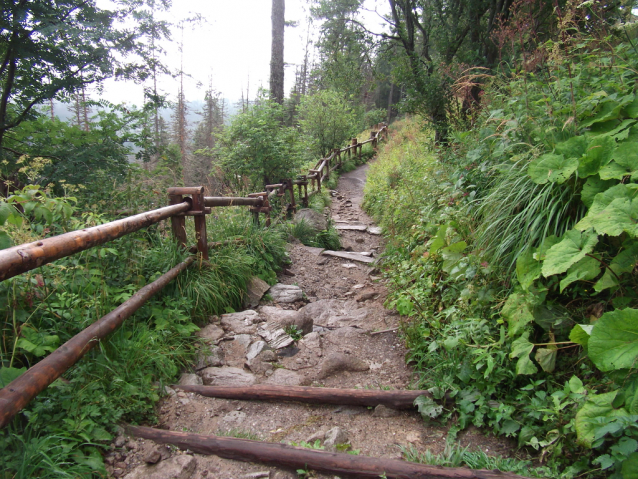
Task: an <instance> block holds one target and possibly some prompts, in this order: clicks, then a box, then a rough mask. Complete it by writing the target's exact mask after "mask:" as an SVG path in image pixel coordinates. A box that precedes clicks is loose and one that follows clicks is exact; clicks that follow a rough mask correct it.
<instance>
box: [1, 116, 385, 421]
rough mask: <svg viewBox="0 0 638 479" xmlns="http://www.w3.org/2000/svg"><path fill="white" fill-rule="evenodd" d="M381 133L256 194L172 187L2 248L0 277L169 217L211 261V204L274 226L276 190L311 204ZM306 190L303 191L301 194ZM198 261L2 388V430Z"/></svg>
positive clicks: (381, 129)
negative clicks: (148, 202)
mask: <svg viewBox="0 0 638 479" xmlns="http://www.w3.org/2000/svg"><path fill="white" fill-rule="evenodd" d="M381 135H383V136H385V137H387V127H386V126H385V125H378V127H377V129H376V131H375V130H373V131H372V132H371V134H370V139H369V140H366V141H364V142H362V143H358V141H357V139H356V138H353V139H352V143H351V144H350V145H348V146H347V147H346V148H343V149H335V150H333V153H332V154H331V155H330V156H329V157H328V158H322V159H321V160H320V161H319V163H318V164H317V166H316V167H315V169H311V170H310V174H309V175H307V176H301V177H299V178H298V179H297V180H291V179H286V180H282V181H281V182H280V183H279V184H276V185H268V186H267V187H266V191H265V192H260V193H252V194H250V195H248V197H245V198H237V197H206V196H204V188H203V187H202V186H191V187H173V188H169V189H168V197H169V203H170V205H169V206H166V207H164V208H159V209H156V210H152V211H147V212H144V213H141V214H138V215H135V216H130V217H127V218H122V219H119V220H116V221H112V222H110V223H105V224H102V225H98V226H93V227H91V228H85V229H81V230H77V231H71V232H69V233H65V234H62V235H58V236H53V237H51V238H45V239H42V240H40V241H34V242H33V243H27V244H22V245H18V246H14V247H11V248H7V249H4V250H0V281H3V280H5V279H9V278H12V277H14V276H16V275H18V274H21V273H24V272H27V271H30V270H33V269H35V268H38V267H40V266H42V265H45V264H47V263H50V262H52V261H55V260H57V259H60V258H64V257H67V256H70V255H73V254H75V253H79V252H81V251H84V250H87V249H89V248H93V247H94V246H98V245H101V244H104V243H106V242H108V241H112V240H115V239H117V238H121V237H122V236H124V235H127V234H129V233H133V232H135V231H138V230H140V229H142V228H145V227H148V226H150V225H153V224H156V223H159V222H160V221H162V220H165V219H168V218H170V220H171V225H172V229H173V235H174V236H175V238H176V239H177V241H178V243H180V244H181V245H182V246H183V247H184V248H185V249H186V250H187V251H189V252H192V253H194V252H198V253H199V254H200V255H201V256H202V257H203V259H208V250H209V248H211V247H215V246H220V245H222V244H225V243H223V242H221V243H220V242H218V243H208V242H207V239H206V215H207V214H210V213H211V207H220V206H250V211H251V212H252V213H253V215H254V216H255V220H256V222H257V223H259V214H260V213H265V214H266V225H267V226H270V211H271V210H272V208H271V206H270V203H269V197H271V196H272V195H275V194H276V195H278V196H284V195H285V194H286V192H289V193H290V200H291V203H290V204H289V205H288V206H287V207H286V209H287V210H288V209H292V211H295V210H296V204H295V195H294V187H295V186H297V187H298V190H299V196H300V199H301V200H302V202H303V203H304V205H305V206H307V205H308V180H312V182H313V185H314V184H315V182H316V185H317V190H316V191H321V182H322V181H323V180H324V179H328V178H329V175H330V171H331V170H334V169H335V168H338V167H340V166H341V154H342V153H344V154H347V155H349V157H350V156H351V155H352V152H353V151H354V152H355V154H356V152H357V149H358V152H359V157H360V156H361V148H362V146H363V145H364V144H366V143H370V142H372V143H373V146H375V147H376V144H377V141H378V139H379V138H380V136H381ZM331 162H332V163H331ZM324 171H325V172H324ZM302 192H303V193H304V196H303V197H302ZM186 216H193V217H194V221H195V237H196V240H197V244H196V246H193V247H190V248H188V247H187V246H186V241H187V236H186ZM194 260H195V257H194V256H191V257H189V258H187V259H186V260H185V261H183V262H182V263H180V264H178V265H177V266H175V267H174V268H173V269H171V270H170V271H168V272H167V273H165V274H163V275H162V276H160V277H159V278H158V279H157V280H155V281H153V282H152V283H150V284H148V285H146V286H144V287H143V288H142V289H140V290H139V291H138V292H137V293H135V294H134V295H133V296H132V297H131V298H130V299H129V300H127V301H125V302H124V303H122V304H121V305H120V306H118V307H117V308H116V309H114V310H113V311H111V312H110V313H108V314H107V315H105V316H103V317H102V318H100V319H99V320H97V321H96V322H95V323H93V324H92V325H91V326H89V327H88V328H86V329H84V330H83V331H82V332H80V333H78V334H77V335H75V336H74V337H73V338H71V339H70V340H69V341H67V342H66V343H65V344H63V345H62V346H60V347H59V348H58V349H56V350H55V351H54V352H52V353H51V354H49V355H48V356H47V357H45V358H44V359H42V360H41V361H39V362H38V363H36V364H35V365H34V366H32V367H31V368H29V369H28V370H27V371H26V372H25V373H24V374H22V375H21V376H20V377H18V378H16V379H15V380H14V381H12V382H11V383H9V384H8V385H7V386H5V387H4V388H2V389H0V429H2V428H4V427H5V426H6V425H7V424H8V423H9V422H10V421H11V419H12V418H13V417H14V416H15V415H16V414H17V413H18V412H19V411H20V410H22V409H23V408H24V407H25V406H26V405H27V404H28V403H29V402H30V401H31V400H32V399H33V398H34V397H35V396H37V395H38V394H39V393H40V392H42V391H43V390H44V389H46V388H47V387H48V386H49V385H50V384H51V383H52V382H53V381H55V380H56V379H57V378H59V377H60V376H61V375H62V374H64V373H65V372H66V371H67V370H68V368H70V367H71V366H72V365H73V364H75V363H76V362H77V361H78V360H79V359H80V358H81V357H82V356H84V355H85V354H86V353H87V352H88V351H89V350H90V349H91V348H92V347H94V346H95V345H96V344H97V342H98V341H99V340H100V339H103V338H104V337H106V336H107V335H108V334H109V333H111V332H113V331H114V330H115V329H117V328H118V327H119V326H120V325H121V324H122V323H123V322H124V320H126V319H127V318H129V317H130V316H131V315H132V314H133V313H134V312H135V311H137V310H138V309H139V308H140V307H141V306H142V305H143V304H144V303H145V302H146V301H148V299H150V298H151V297H152V296H153V295H154V294H156V293H157V292H158V291H160V290H161V289H162V288H164V286H166V285H167V284H168V283H169V282H170V281H172V280H173V279H174V278H175V277H177V275H178V274H179V273H181V272H182V271H184V270H185V269H186V268H187V267H188V266H189V265H190V264H192V263H193V262H194Z"/></svg>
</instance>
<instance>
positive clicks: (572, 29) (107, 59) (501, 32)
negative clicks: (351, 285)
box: [0, 0, 638, 479]
mask: <svg viewBox="0 0 638 479" xmlns="http://www.w3.org/2000/svg"><path fill="white" fill-rule="evenodd" d="M363 3H364V2H363V1H361V0H333V1H328V0H312V1H310V2H309V5H310V7H311V15H312V17H313V20H314V21H315V22H318V23H319V25H320V32H321V34H320V36H319V38H318V40H317V41H316V42H315V44H310V43H308V45H307V52H308V54H307V55H306V61H305V62H304V63H303V65H299V66H298V67H297V69H296V72H295V85H294V87H293V89H292V91H290V92H288V95H287V96H286V95H285V94H284V92H283V67H284V65H283V54H280V53H279V50H278V49H279V48H280V47H281V48H282V49H283V44H281V45H279V43H282V42H283V34H282V32H283V29H285V28H289V27H288V26H286V22H285V14H284V1H283V0H273V18H272V28H273V55H272V59H271V88H270V91H266V90H261V91H259V92H258V93H257V95H256V96H255V97H254V98H251V99H249V98H248V95H247V97H246V98H244V99H242V101H241V102H240V104H239V105H237V110H238V111H237V113H236V114H235V115H233V116H232V117H230V118H229V117H228V111H227V110H226V108H227V105H226V104H225V103H224V102H223V101H222V100H221V94H220V93H219V92H216V91H215V90H214V88H213V87H212V85H211V86H209V87H208V88H207V89H206V91H205V93H204V98H203V106H202V108H201V111H199V112H197V113H198V115H199V116H200V117H201V121H199V122H197V123H196V124H190V123H189V122H188V121H187V119H188V118H189V117H188V111H187V110H188V101H189V100H191V101H192V100H193V99H186V98H185V95H184V91H183V78H184V75H185V74H187V72H183V71H180V70H177V71H176V72H175V71H173V68H172V67H171V66H167V65H163V64H162V63H161V61H160V58H161V49H160V46H159V45H160V43H159V42H160V40H161V39H166V38H169V37H170V36H171V31H172V29H175V28H178V29H179V28H184V25H183V24H182V25H171V24H169V23H167V22H164V21H159V20H158V19H157V18H158V16H157V13H158V12H159V11H161V10H163V9H167V8H168V7H169V6H170V2H169V1H168V0H161V1H159V0H158V1H155V0H145V1H143V0H118V1H117V2H115V5H116V7H117V8H114V9H113V10H103V9H100V8H98V7H97V6H96V5H95V4H94V2H92V1H89V2H80V1H78V0H65V1H60V2H53V3H41V2H8V3H7V4H5V5H3V11H2V18H1V22H0V36H1V37H2V39H3V42H2V43H1V44H0V57H1V58H2V64H0V81H1V90H0V177H1V180H2V181H1V182H0V194H1V195H2V198H1V199H0V248H6V247H9V246H11V245H12V244H20V243H24V242H30V241H35V240H37V239H39V238H42V237H46V236H51V235H55V234H59V233H61V232H65V231H70V230H73V229H78V228H85V227H88V226H92V225H96V224H100V223H104V222H107V221H110V220H112V219H114V218H116V217H118V215H120V214H122V213H124V214H132V213H135V212H140V211H144V210H147V209H152V208H154V207H158V206H163V205H164V204H166V195H165V191H166V188H167V187H169V186H179V185H194V184H198V185H199V184H203V185H204V186H205V187H206V188H207V193H208V194H212V195H222V194H234V195H242V194H245V193H248V192H253V191H261V189H262V188H263V186H264V185H265V184H269V183H273V182H277V181H278V180H280V179H281V178H285V177H291V176H293V177H294V176H295V175H296V174H301V173H303V172H307V168H308V166H309V165H313V164H314V163H315V161H316V160H317V158H319V157H322V156H325V155H327V154H328V153H329V151H330V150H331V149H332V148H335V147H342V146H344V145H345V143H347V142H348V141H349V140H350V138H352V137H354V136H357V135H358V134H360V132H361V131H363V130H365V129H366V128H367V127H369V126H371V125H374V124H377V123H379V122H381V121H386V122H392V121H394V120H395V119H396V118H397V117H404V116H406V115H407V119H405V120H403V121H402V122H401V123H398V124H397V127H396V131H397V133H396V134H395V136H394V140H393V142H392V144H391V145H390V146H389V147H388V149H386V150H385V151H384V152H383V153H382V155H381V157H380V159H379V161H378V162H377V163H376V164H375V165H374V168H373V170H372V175H371V178H370V180H369V185H368V190H367V193H366V205H367V208H368V209H369V211H370V212H371V214H372V215H373V216H374V217H375V218H376V219H377V220H378V221H379V223H380V224H381V225H382V226H383V227H384V229H385V231H386V232H387V233H388V234H389V235H390V237H391V241H390V242H389V244H388V248H387V251H386V255H385V258H384V267H385V269H386V275H387V277H388V279H389V280H390V285H391V289H392V294H391V296H390V300H389V304H388V305H389V306H390V307H394V308H396V309H397V310H398V311H399V312H400V313H401V314H402V315H404V316H405V321H404V330H403V334H404V336H405V339H406V341H407V344H408V346H409V347H410V350H411V352H410V356H409V358H408V359H409V360H410V361H411V362H413V363H414V364H415V367H416V368H417V370H418V371H420V372H421V378H422V379H421V386H423V387H425V388H429V389H431V391H432V392H433V393H434V396H435V398H436V397H438V398H442V397H444V396H446V395H447V396H448V397H452V398H454V403H453V404H446V407H445V408H443V407H442V406H440V405H439V404H438V403H436V402H429V403H428V402H427V401H426V402H421V403H420V404H419V409H420V411H421V413H422V415H423V416H424V419H426V420H432V421H446V422H447V423H448V424H450V425H451V428H450V434H449V438H448V439H449V441H450V443H451V444H452V443H453V441H454V438H455V435H456V433H457V432H458V431H460V430H462V429H464V428H466V427H467V426H469V425H471V424H473V425H475V426H477V427H483V428H487V429H489V430H492V431H493V432H494V433H497V434H503V435H505V436H510V437H514V438H516V439H517V440H518V444H519V446H520V447H521V448H522V449H521V453H524V454H532V455H533V457H535V460H536V461H539V462H540V463H541V464H542V467H544V468H545V469H543V470H542V472H541V474H544V477H566V478H568V477H587V476H588V475H589V476H590V477H612V475H613V477H618V478H625V479H628V478H634V477H636V475H635V474H636V473H635V471H636V470H638V452H636V451H637V449H638V441H637V440H636V438H637V436H638V431H637V426H636V424H637V419H638V393H637V389H638V379H636V374H635V360H636V357H638V326H637V325H636V323H637V322H638V317H637V316H638V315H636V314H635V311H636V310H635V309H633V308H634V307H635V306H637V304H636V297H637V296H638V292H636V290H635V273H634V268H635V265H636V261H637V259H638V258H637V257H636V246H635V240H634V238H635V237H636V232H635V229H634V226H633V225H634V224H635V222H636V220H637V219H638V213H635V212H634V208H635V205H634V203H635V202H636V200H635V199H634V197H635V191H636V189H635V188H634V186H633V185H634V184H635V183H634V175H635V172H636V171H638V163H637V161H638V160H636V158H637V157H636V155H635V154H634V152H633V149H632V147H633V142H634V141H635V132H634V129H635V128H638V127H636V126H635V123H636V118H637V117H638V107H637V106H636V105H638V99H636V97H635V85H636V80H637V79H638V77H637V75H638V74H637V73H636V59H637V58H638V53H637V50H636V48H637V47H636V45H637V43H636V41H637V40H636V36H637V35H636V28H635V17H634V16H633V14H632V9H633V8H634V6H635V5H634V2H631V1H626V2H625V1H612V2H604V1H597V0H593V1H588V2H584V3H583V2H572V1H567V0H563V1H559V0H557V1H555V2H546V1H542V0H516V1H512V0H455V1H436V0H388V7H389V12H390V13H389V14H388V15H387V16H386V18H385V22H386V24H387V29H386V30H384V31H372V30H371V29H370V28H369V27H368V26H366V25H365V24H364V23H362V21H361V17H360V14H361V8H362V7H363ZM125 18H127V19H129V20H130V19H134V20H135V22H136V24H135V27H134V28H132V27H130V26H126V25H125V24H124V23H123V22H122V20H123V19H125ZM312 48H314V49H315V50H314V51H315V56H314V58H316V59H317V60H316V61H315V62H311V61H310V58H311V55H310V51H311V50H310V49H312ZM277 72H281V74H278V73H277ZM166 74H173V75H175V78H176V79H178V80H179V81H180V85H181V86H180V89H179V91H178V94H177V96H176V101H174V102H172V103H168V102H167V98H166V97H165V96H164V95H162V94H160V93H159V91H158V89H157V78H158V77H159V76H160V75H166ZM111 77H117V78H122V79H128V80H131V81H138V82H142V83H143V84H144V85H147V88H146V94H145V102H144V104H143V105H141V106H140V107H137V108H136V107H131V106H126V105H114V104H110V103H108V102H106V101H104V100H102V99H92V98H88V97H87V95H86V89H87V87H88V86H89V85H99V83H100V82H101V81H103V80H104V79H106V78H111ZM54 102H55V103H54ZM59 102H66V104H67V105H68V108H69V110H70V111H71V119H70V121H62V120H60V118H58V117H56V115H55V109H56V108H57V106H55V107H52V105H58V104H59ZM167 107H169V108H171V110H172V116H171V121H170V122H166V121H165V120H164V118H163V116H162V115H161V114H160V113H161V111H162V110H163V109H165V108H167ZM192 113H193V112H191V114H192ZM371 153H372V152H371V151H370V152H367V154H366V156H370V155H371ZM346 167H347V168H353V167H354V165H353V164H350V165H346ZM335 181H336V180H335V178H334V177H333V178H331V185H329V186H330V187H334V186H335V183H334V182H335ZM327 201H328V198H327V197H325V196H323V195H317V196H315V197H314V198H313V205H312V206H313V207H314V208H316V209H318V210H322V209H323V207H324V206H325V204H326V202H327ZM207 220H208V221H209V222H210V225H209V231H211V232H213V233H211V234H209V239H211V240H214V241H218V240H225V239H229V238H231V239H232V238H241V239H242V241H243V246H242V247H232V248H230V247H223V248H219V249H216V250H215V251H214V252H212V254H211V261H210V264H209V265H208V266H206V267H202V268H200V269H198V270H197V271H189V272H188V274H186V275H185V276H184V277H182V278H180V279H179V280H178V281H177V282H176V283H175V284H174V285H172V286H171V287H170V288H168V289H167V290H165V292H163V293H162V294H161V295H159V296H157V297H156V298H155V299H153V300H152V301H151V302H150V303H149V304H148V305H147V307H144V308H143V309H142V310H140V311H139V312H138V313H136V315H135V317H134V318H133V320H132V321H131V322H130V323H129V324H127V325H126V326H125V327H123V328H121V329H120V330H119V331H118V332H116V333H115V334H114V335H113V336H112V337H110V338H109V339H108V340H107V341H104V342H102V343H101V346H100V348H98V349H97V350H94V351H92V352H91V353H90V354H89V355H88V356H87V358H85V360H84V361H82V362H80V363H78V364H77V365H76V366H74V368H73V369H71V370H70V371H69V372H68V373H67V374H66V375H65V376H64V378H63V379H61V380H58V381H56V383H54V385H52V386H51V387H49V388H48V389H47V390H46V391H45V392H44V393H43V394H41V395H40V396H39V397H38V398H37V400H35V401H33V403H32V404H31V405H30V406H29V408H28V409H26V410H25V411H24V412H23V413H22V414H21V415H20V416H19V417H17V418H16V419H15V420H14V421H13V423H12V424H11V426H10V427H9V428H8V429H6V430H5V431H3V435H2V436H0V446H1V447H2V448H3V450H4V451H7V453H6V454H4V455H3V457H2V459H1V460H2V461H4V464H3V465H4V471H5V472H4V473H3V474H4V476H1V477H5V476H6V477H48V476H56V477H65V476H67V477H78V476H79V475H81V474H95V475H96V477H99V476H100V475H103V473H104V465H103V462H102V454H101V451H102V450H103V448H104V447H105V444H108V441H109V440H110V439H111V438H112V437H113V434H114V432H115V431H116V427H117V426H116V425H117V423H118V421H124V420H125V421H127V422H134V423H135V422H137V423H140V422H152V421H153V418H154V410H153V404H154V403H155V402H156V401H157V400H158V399H159V395H160V394H161V393H160V391H161V390H162V385H163V384H166V383H168V382H169V381H171V380H172V379H173V378H174V377H175V376H176V375H177V374H178V372H179V371H180V369H181V368H183V367H185V366H186V365H187V364H188V363H189V362H190V361H192V360H193V355H194V351H195V347H194V345H195V341H196V340H195V338H193V336H192V333H193V332H194V331H195V330H197V329H198V326H197V324H202V323H203V322H204V321H205V320H206V317H207V315H209V314H217V313H222V312H227V311H232V310H235V309H236V308H240V307H241V304H242V301H243V294H244V291H245V287H246V283H247V281H248V280H249V279H250V277H251V276H252V275H253V274H254V273H255V272H256V273H257V275H258V276H260V277H261V278H262V279H264V280H266V281H268V282H270V283H272V282H274V281H275V280H276V276H275V272H276V271H277V270H278V269H279V268H280V267H281V265H282V264H284V263H285V261H286V254H285V248H284V245H285V240H286V238H287V236H288V235H289V234H293V235H298V236H302V235H305V234H306V233H305V232H303V231H299V228H297V229H295V228H294V227H292V226H290V225H287V224H285V223H282V224H280V225H277V226H276V227H274V228H271V229H262V228H258V227H256V226H255V225H254V224H253V223H252V221H251V219H250V218H249V216H248V214H247V213H246V212H242V211H240V210H239V209H237V210H235V209H233V210H226V211H225V212H224V213H223V214H219V215H216V217H215V218H212V217H209V218H207ZM213 221H214V223H212V222H213ZM188 234H189V237H190V239H191V240H193V239H194V232H193V231H189V232H188ZM306 241H307V242H309V243H312V244H315V245H321V244H322V242H324V241H334V238H332V239H331V238H329V237H328V238H321V237H309V238H306ZM184 256H185V253H184V252H183V251H180V250H179V249H178V248H176V247H175V245H174V244H173V242H172V239H171V238H170V237H169V235H168V234H167V231H165V230H164V229H163V228H162V227H151V228H149V229H148V230H146V231H145V232H143V233H136V234H134V235H129V236H127V237H125V238H122V239H120V240H117V241H115V242H113V243H110V244H109V245H108V247H105V248H97V249H95V250H89V251H86V252H84V253H82V254H80V255H76V256H74V257H70V258H66V259H63V260H59V261H57V262H55V263H53V264H52V265H50V266H47V267H43V268H41V269H40V270H36V271H33V272H31V273H29V274H25V275H21V276H18V277H15V278H12V279H10V280H7V281H4V282H2V283H0V297H1V298H2V302H1V303H0V315H1V317H2V338H1V341H0V356H1V357H0V360H1V362H2V364H0V385H4V384H7V383H8V382H9V381H10V380H11V379H13V378H15V377H16V376H17V375H19V374H20V373H21V372H22V371H24V370H25V368H27V367H28V366H29V365H31V364H33V363H34V362H37V361H38V358H41V357H43V356H45V355H46V354H48V353H49V352H51V351H53V350H54V349H55V348H56V347H57V346H58V345H60V344H62V343H63V342H64V341H66V340H67V339H68V338H69V337H71V336H72V335H73V334H75V333H76V332H77V331H79V330H81V329H83V328H84V327H86V325H88V324H90V323H91V322H93V321H95V320H96V319H97V318H99V317H100V316H101V315H102V314H104V313H106V312H108V311H110V310H111V309H113V308H114V307H115V306H116V305H117V304H119V303H120V302H121V301H123V300H125V299H127V298H129V297H130V296H131V295H132V294H133V293H134V292H135V291H136V290H137V289H139V288H140V287H141V286H143V285H144V284H147V283H148V282H150V281H152V280H153V279H154V278H156V277H158V276H159V275H160V274H162V273H163V272H165V271H167V269H169V268H170V267H171V266H173V265H174V264H175V263H176V262H178V261H180V260H181V259H183V258H184ZM122 265H127V266H126V267H125V268H123V267H122ZM167 351H170V354H167ZM592 448H593V450H594V451H595V452H596V454H593V455H592V454H591V451H590V449H592ZM408 458H409V459H411V460H432V458H429V459H428V458H424V457H419V456H418V455H417V454H413V455H412V456H409V457H408ZM446 465H451V464H447V463H446Z"/></svg>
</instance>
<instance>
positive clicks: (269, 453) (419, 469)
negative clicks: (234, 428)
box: [126, 426, 525, 479]
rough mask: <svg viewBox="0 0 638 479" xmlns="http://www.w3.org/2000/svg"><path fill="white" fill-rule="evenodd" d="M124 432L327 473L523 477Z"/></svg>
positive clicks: (140, 430) (439, 478)
mask: <svg viewBox="0 0 638 479" xmlns="http://www.w3.org/2000/svg"><path fill="white" fill-rule="evenodd" d="M126 431H127V433H128V434H130V435H131V436H134V437H139V438H144V439H150V440H152V441H155V442H157V443H159V444H172V445H174V446H177V447H179V448H180V449H183V450H185V449H188V450H190V451H193V452H196V453H199V454H214V455H216V456H219V457H223V458H225V459H234V460H236V461H246V462H259V463H262V464H268V465H271V466H275V467H284V468H291V469H312V470H315V471H319V472H323V473H326V474H331V475H338V476H351V477H357V478H370V479H372V478H378V477H379V476H383V477H388V478H397V479H398V478H400V479H426V478H427V479H452V478H454V479H525V478H524V477H523V476H518V475H515V474H511V473H507V472H500V471H487V470H484V469H480V470H478V469H477V470H472V469H466V468H460V467H456V468H451V467H442V466H428V465H425V464H416V463H413V462H407V461H401V460H398V459H384V458H377V457H367V456H354V455H351V454H344V453H337V452H325V451H315V450H311V449H306V448H302V447H293V446H288V445H286V444H279V443H269V442H262V441H252V440H248V439H236V438H231V437H218V436H205V435H202V434H193V433H186V432H172V431H164V430H160V429H153V428H150V427H138V426H128V427H127V428H126Z"/></svg>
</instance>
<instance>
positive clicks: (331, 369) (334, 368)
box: [319, 353, 370, 379]
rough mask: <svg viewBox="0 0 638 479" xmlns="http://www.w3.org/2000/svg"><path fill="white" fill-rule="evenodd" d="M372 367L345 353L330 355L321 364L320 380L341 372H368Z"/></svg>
mask: <svg viewBox="0 0 638 479" xmlns="http://www.w3.org/2000/svg"><path fill="white" fill-rule="evenodd" d="M369 369H370V366H369V365H368V363H366V362H365V361H362V360H361V359H359V358H357V357H354V356H351V355H346V354H343V353H330V354H329V355H328V356H327V357H326V359H324V360H323V362H322V363H321V369H320V370H319V379H325V378H327V377H328V376H332V375H333V374H335V373H338V372H341V371H351V372H360V371H367V370H369Z"/></svg>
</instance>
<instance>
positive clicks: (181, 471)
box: [124, 454, 197, 479]
mask: <svg viewBox="0 0 638 479" xmlns="http://www.w3.org/2000/svg"><path fill="white" fill-rule="evenodd" d="M196 468H197V459H195V457H194V456H191V455H188V454H180V455H178V456H174V457H171V458H170V459H167V460H165V461H162V462H160V463H159V464H155V465H153V466H148V465H143V466H140V467H137V468H135V469H134V470H133V471H132V472H130V473H129V474H127V475H126V476H125V478H124V479H190V478H191V477H193V474H195V469H196Z"/></svg>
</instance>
